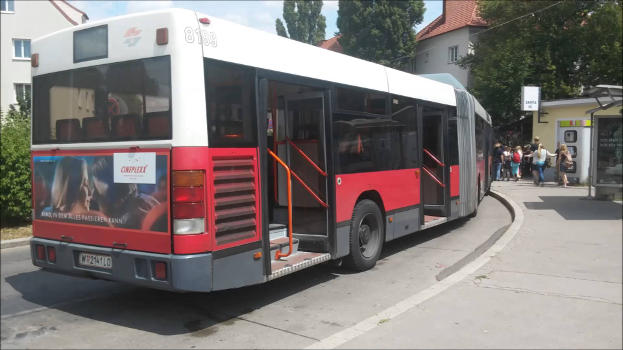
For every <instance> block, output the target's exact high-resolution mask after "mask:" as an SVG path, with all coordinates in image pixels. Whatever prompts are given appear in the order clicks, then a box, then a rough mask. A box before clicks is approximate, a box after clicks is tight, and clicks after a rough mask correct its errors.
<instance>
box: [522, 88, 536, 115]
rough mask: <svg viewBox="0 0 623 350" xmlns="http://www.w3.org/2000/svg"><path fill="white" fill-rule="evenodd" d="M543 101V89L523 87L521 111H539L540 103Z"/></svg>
mask: <svg viewBox="0 0 623 350" xmlns="http://www.w3.org/2000/svg"><path fill="white" fill-rule="evenodd" d="M540 100H541V87H539V86H522V87H521V110H522V111H538V110H539V101H540Z"/></svg>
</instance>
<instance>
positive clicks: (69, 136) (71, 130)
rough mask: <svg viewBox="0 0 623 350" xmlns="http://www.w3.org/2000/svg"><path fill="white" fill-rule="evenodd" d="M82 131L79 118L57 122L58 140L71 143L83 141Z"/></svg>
mask: <svg viewBox="0 0 623 350" xmlns="http://www.w3.org/2000/svg"><path fill="white" fill-rule="evenodd" d="M81 137H82V129H81V128H80V120H79V119H78V118H70V119H59V120H57V121H56V140H57V141H59V142H70V141H76V140H79V139H81Z"/></svg>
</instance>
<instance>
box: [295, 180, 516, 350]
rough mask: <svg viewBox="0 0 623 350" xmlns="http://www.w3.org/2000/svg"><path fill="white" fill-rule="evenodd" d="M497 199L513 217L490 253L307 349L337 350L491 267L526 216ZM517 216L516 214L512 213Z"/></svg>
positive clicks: (505, 199)
mask: <svg viewBox="0 0 623 350" xmlns="http://www.w3.org/2000/svg"><path fill="white" fill-rule="evenodd" d="M491 193H492V194H493V196H494V197H496V198H497V199H498V200H499V201H500V202H502V204H504V205H505V206H506V207H507V208H509V210H510V211H511V216H513V223H512V224H511V225H510V226H509V227H508V229H507V230H506V232H505V233H504V234H503V235H502V236H501V237H500V238H499V239H498V240H497V242H495V243H494V244H493V245H492V246H491V247H490V248H489V249H487V250H486V251H485V252H484V253H483V254H482V255H481V256H479V257H477V258H476V259H475V260H474V261H472V262H470V263H469V264H467V265H465V266H463V267H462V268H461V269H459V270H458V271H456V272H455V273H453V274H452V275H450V276H448V277H447V278H445V279H443V280H441V281H439V282H437V283H435V284H433V285H432V286H430V287H428V288H426V289H424V290H422V291H420V292H418V293H416V294H414V295H412V296H410V297H408V298H406V299H404V300H402V301H400V302H398V303H396V304H394V305H393V306H390V307H388V308H387V309H385V310H383V311H380V312H378V313H376V314H374V315H372V316H370V317H368V318H366V319H364V320H363V321H361V322H359V323H357V324H355V325H353V326H351V327H349V328H346V329H344V330H341V331H339V332H337V333H335V334H333V335H330V336H329V337H327V338H324V339H322V340H320V341H318V342H316V343H313V344H311V345H310V346H308V347H306V349H334V348H337V347H338V346H340V345H342V344H345V343H346V342H348V341H350V340H353V339H355V338H356V337H358V336H360V335H363V334H365V333H366V332H369V331H371V330H372V329H374V328H376V327H378V326H379V325H381V324H383V323H385V322H387V321H389V320H391V319H393V318H396V317H398V316H399V315H401V314H403V313H405V312H406V311H409V310H410V309H412V308H414V307H415V306H417V305H419V304H421V303H423V302H425V301H426V300H428V299H430V298H432V297H434V296H436V295H438V294H440V293H441V292H443V291H445V290H446V289H448V288H449V287H451V286H453V285H455V284H457V283H458V282H460V281H462V280H463V279H464V278H466V277H467V276H469V275H471V274H472V273H474V272H476V271H477V270H478V269H480V268H481V267H482V266H484V265H485V264H486V263H488V262H489V261H490V260H491V258H492V257H494V256H495V255H497V254H498V253H499V252H500V251H501V250H502V249H504V247H506V245H507V244H508V243H509V242H510V241H511V240H512V239H513V238H514V237H515V235H516V234H517V232H518V231H519V229H520V228H521V225H522V224H523V221H524V214H523V211H522V210H521V208H520V207H519V205H517V203H515V202H513V201H512V200H511V199H510V198H509V197H507V196H506V195H503V194H501V193H499V192H495V191H491ZM513 212H514V213H513Z"/></svg>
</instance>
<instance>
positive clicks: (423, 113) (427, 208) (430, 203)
mask: <svg viewBox="0 0 623 350" xmlns="http://www.w3.org/2000/svg"><path fill="white" fill-rule="evenodd" d="M419 115H420V118H419V119H420V120H421V123H422V125H421V127H420V128H418V131H419V133H420V135H419V139H420V140H421V147H420V158H419V159H420V160H421V169H422V171H421V173H422V175H421V176H422V181H421V182H420V184H421V191H420V193H421V198H422V211H423V212H422V215H421V224H422V225H423V227H424V228H426V227H429V226H430V225H431V224H432V223H433V222H435V223H437V222H443V221H446V220H447V217H449V216H450V205H449V204H450V201H449V193H450V192H449V190H450V186H449V182H450V181H449V179H450V166H449V164H446V163H447V161H446V160H447V159H446V158H447V153H448V152H447V143H448V140H447V137H448V135H447V132H448V115H447V110H446V109H445V108H443V107H437V106H433V105H423V106H421V108H420V109H419Z"/></svg>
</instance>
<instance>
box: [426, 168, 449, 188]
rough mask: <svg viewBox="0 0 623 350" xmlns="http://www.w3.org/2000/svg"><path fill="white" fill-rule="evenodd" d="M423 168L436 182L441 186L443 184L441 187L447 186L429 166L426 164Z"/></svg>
mask: <svg viewBox="0 0 623 350" xmlns="http://www.w3.org/2000/svg"><path fill="white" fill-rule="evenodd" d="M422 170H424V172H425V173H426V174H428V176H430V177H431V178H432V179H433V181H435V182H436V183H437V184H438V185H439V186H441V187H446V185H445V184H444V183H443V182H441V181H439V179H438V178H437V176H435V175H434V174H433V173H432V172H431V171H430V170H428V168H426V167H425V166H423V167H422Z"/></svg>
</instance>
